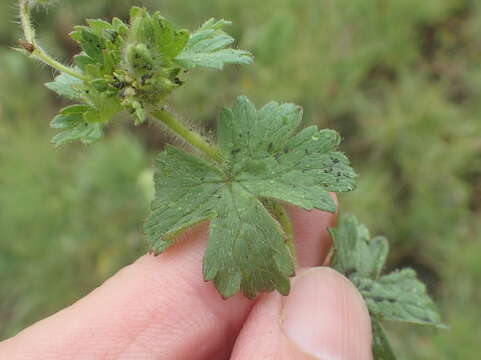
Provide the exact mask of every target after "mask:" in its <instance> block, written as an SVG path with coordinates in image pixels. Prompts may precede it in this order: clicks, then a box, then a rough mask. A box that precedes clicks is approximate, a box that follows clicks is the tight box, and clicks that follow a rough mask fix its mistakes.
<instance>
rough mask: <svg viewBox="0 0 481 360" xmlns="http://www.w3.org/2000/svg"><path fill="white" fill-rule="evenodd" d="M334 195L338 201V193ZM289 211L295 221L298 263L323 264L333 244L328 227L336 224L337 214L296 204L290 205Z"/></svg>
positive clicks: (301, 264) (307, 264)
mask: <svg viewBox="0 0 481 360" xmlns="http://www.w3.org/2000/svg"><path fill="white" fill-rule="evenodd" d="M332 197H333V199H334V201H336V202H337V199H336V195H334V194H332ZM287 211H288V212H289V216H290V218H291V219H292V223H293V228H294V238H295V239H296V241H295V245H296V252H297V261H298V264H299V265H300V266H318V265H321V264H323V262H324V260H325V259H326V257H327V254H328V253H329V250H330V248H331V245H332V241H331V237H330V236H329V233H328V231H327V228H329V227H333V226H335V222H336V216H335V215H332V214H328V213H325V212H323V211H319V210H313V211H311V212H307V211H305V210H302V209H301V208H298V207H295V206H288V207H287Z"/></svg>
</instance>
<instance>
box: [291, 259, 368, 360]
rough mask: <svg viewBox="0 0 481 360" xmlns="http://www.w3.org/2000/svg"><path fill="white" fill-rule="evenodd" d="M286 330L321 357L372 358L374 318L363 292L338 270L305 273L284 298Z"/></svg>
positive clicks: (301, 346) (362, 359)
mask: <svg viewBox="0 0 481 360" xmlns="http://www.w3.org/2000/svg"><path fill="white" fill-rule="evenodd" d="M282 314H283V315H282V319H283V321H282V330H283V332H284V334H285V335H286V336H287V337H288V338H289V339H290V341H292V342H293V343H295V344H296V345H297V346H298V347H299V349H301V350H302V351H304V352H306V353H308V354H311V355H314V356H316V358H319V359H328V360H329V359H346V360H352V359H356V360H370V359H372V354H371V342H372V338H371V337H372V336H371V321H370V317H369V312H368V310H367V308H366V305H365V303H364V300H363V298H362V296H361V295H360V294H359V292H358V291H357V289H356V288H355V286H354V285H353V284H352V283H351V282H350V281H349V280H348V279H346V278H345V277H344V276H342V275H341V274H340V273H338V272H337V271H335V270H333V269H331V268H327V267H320V268H314V269H311V270H309V271H306V272H304V273H302V274H301V275H300V276H299V277H298V278H297V279H296V280H295V281H294V285H293V288H292V291H291V294H290V295H289V296H288V297H286V298H284V299H283V312H282Z"/></svg>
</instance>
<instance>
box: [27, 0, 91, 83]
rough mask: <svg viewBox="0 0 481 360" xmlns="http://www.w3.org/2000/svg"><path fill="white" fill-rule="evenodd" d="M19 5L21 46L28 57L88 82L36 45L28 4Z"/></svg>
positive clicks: (85, 78) (84, 77)
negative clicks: (21, 31)
mask: <svg viewBox="0 0 481 360" xmlns="http://www.w3.org/2000/svg"><path fill="white" fill-rule="evenodd" d="M19 5H20V22H21V24H22V29H23V33H24V35H25V40H26V44H22V46H23V47H24V48H25V50H27V51H28V52H29V53H30V56H31V57H33V58H35V59H38V60H40V61H41V62H43V63H45V64H47V65H49V66H51V67H52V68H54V69H56V70H58V71H60V72H62V73H66V74H68V75H70V76H73V77H76V78H78V79H80V80H83V81H88V80H89V79H88V78H87V77H86V76H84V75H82V74H80V73H78V72H76V71H75V70H74V69H72V68H70V67H68V66H65V65H63V64H61V63H59V62H58V61H57V60H55V59H54V58H52V57H51V56H49V55H48V54H47V52H46V51H45V50H43V49H42V48H41V47H40V46H39V45H38V44H37V40H36V39H35V29H34V28H33V26H32V20H31V17H30V3H29V1H28V0H20V3H19Z"/></svg>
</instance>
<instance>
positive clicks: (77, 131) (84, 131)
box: [52, 122, 103, 146]
mask: <svg viewBox="0 0 481 360" xmlns="http://www.w3.org/2000/svg"><path fill="white" fill-rule="evenodd" d="M102 136H103V126H102V125H101V124H89V123H87V122H81V123H79V124H78V125H76V126H75V127H73V128H71V129H69V130H67V131H64V132H61V133H59V134H57V135H56V136H55V137H54V138H53V139H52V142H53V143H54V144H55V145H56V146H60V145H63V144H66V143H69V142H72V141H76V140H80V141H82V142H83V143H84V144H86V145H89V144H92V143H94V142H96V141H98V140H99V139H100V138H101V137H102Z"/></svg>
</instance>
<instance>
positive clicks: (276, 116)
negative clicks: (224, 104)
mask: <svg viewBox="0 0 481 360" xmlns="http://www.w3.org/2000/svg"><path fill="white" fill-rule="evenodd" d="M301 119H302V111H301V109H300V108H299V107H298V106H295V105H292V104H277V103H274V102H271V103H269V104H267V105H266V106H264V107H263V108H262V109H261V110H259V111H257V110H256V108H255V107H254V105H252V103H251V102H250V101H249V100H248V99H247V98H246V97H239V98H238V100H237V101H236V103H235V104H234V107H233V108H232V109H225V110H224V111H223V112H222V114H221V116H220V118H219V145H220V151H221V153H222V155H223V157H224V159H225V162H224V163H223V164H217V165H214V164H211V163H209V162H207V161H205V160H201V159H197V158H195V157H193V156H192V155H188V154H186V153H184V152H182V151H180V150H175V149H173V148H171V147H168V148H167V150H166V151H164V152H163V153H162V154H161V155H160V156H159V159H158V161H157V170H158V171H157V174H156V176H155V184H156V197H155V200H154V202H153V204H152V213H151V215H150V216H149V218H148V219H147V222H146V225H145V232H146V234H147V236H148V239H149V242H150V244H151V247H152V250H153V251H154V252H155V253H160V252H162V251H164V250H165V249H167V248H168V247H169V246H171V245H172V244H173V242H174V239H175V236H176V235H178V234H179V233H180V232H181V231H182V230H184V229H185V228H187V227H188V226H191V225H193V224H196V223H198V222H201V221H204V220H211V224H210V236H209V242H208V245H207V250H206V252H205V256H204V262H203V273H204V278H205V279H206V280H212V281H213V282H214V284H215V286H216V287H217V289H218V290H219V292H220V293H221V294H222V296H224V297H229V296H232V295H234V294H235V293H236V292H238V291H242V292H243V293H244V294H245V295H246V296H247V297H249V298H253V297H255V296H256V294H257V293H259V292H264V291H272V290H277V291H279V292H280V293H281V294H287V293H288V292H289V276H291V275H293V273H294V259H293V258H292V256H293V255H292V254H291V252H290V250H289V247H288V245H287V243H286V240H287V239H286V235H285V234H284V232H283V230H282V228H281V226H280V225H279V223H278V221H277V220H276V219H275V218H274V217H273V216H272V214H271V213H270V212H269V211H268V210H267V209H266V208H265V206H264V204H263V200H265V199H266V198H273V199H277V200H282V201H286V202H290V203H293V204H296V205H301V206H304V207H305V208H308V209H312V208H318V209H323V210H330V211H335V204H334V203H333V202H332V199H331V198H330V196H329V194H328V191H332V189H337V190H338V191H348V190H349V189H352V188H353V187H354V177H355V175H354V172H353V171H352V169H351V168H350V167H349V165H348V161H347V159H346V158H345V157H344V156H343V155H342V154H339V153H337V152H336V148H337V146H338V144H339V137H338V136H337V134H336V133H335V132H332V131H327V132H326V131H318V130H317V129H315V128H311V129H309V130H308V131H309V132H308V133H306V131H301V132H300V133H299V134H298V135H294V136H293V133H294V131H295V129H296V128H297V126H298V125H299V124H300V122H301ZM306 134H308V137H306ZM286 148H287V149H288V150H287V151H285V149H286ZM306 151H307V152H308V154H306ZM325 170H327V173H326V172H325ZM332 171H336V172H337V171H342V176H341V175H332V174H330V173H331V172H332ZM338 179H340V180H339V181H338Z"/></svg>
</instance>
